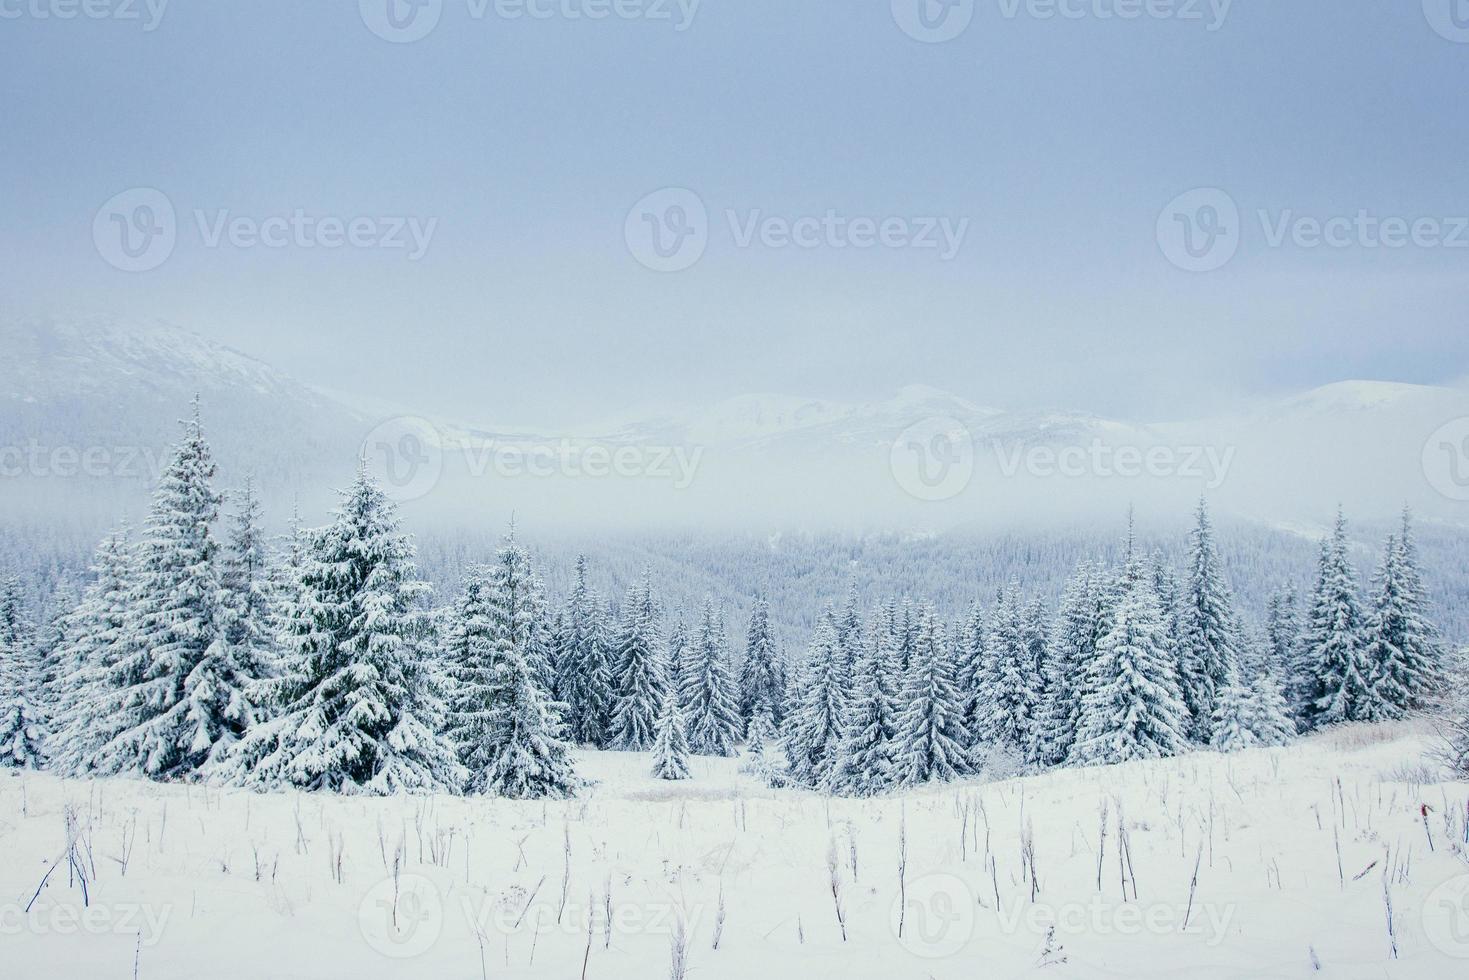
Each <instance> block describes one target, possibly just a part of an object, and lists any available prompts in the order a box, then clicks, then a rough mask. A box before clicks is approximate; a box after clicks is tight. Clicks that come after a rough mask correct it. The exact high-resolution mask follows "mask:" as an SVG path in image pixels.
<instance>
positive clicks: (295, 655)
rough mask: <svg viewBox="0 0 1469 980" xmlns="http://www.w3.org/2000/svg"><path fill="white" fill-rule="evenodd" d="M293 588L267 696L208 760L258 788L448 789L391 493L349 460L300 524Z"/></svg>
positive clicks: (438, 699) (449, 753) (456, 769)
mask: <svg viewBox="0 0 1469 980" xmlns="http://www.w3.org/2000/svg"><path fill="white" fill-rule="evenodd" d="M302 562H303V566H302V569H301V575H300V584H299V590H300V595H299V599H298V601H297V602H296V603H295V608H294V611H293V614H292V617H291V620H290V621H289V622H288V623H287V624H286V639H287V641H288V645H287V649H286V653H285V658H284V660H283V670H282V673H281V676H279V677H277V678H271V679H268V680H267V681H265V682H263V683H261V684H259V685H258V686H257V687H258V689H259V690H261V691H262V692H265V693H266V694H268V695H269V696H270V697H272V698H274V699H275V701H276V705H277V710H276V711H275V712H274V716H273V717H271V718H270V719H269V720H266V721H263V722H261V723H258V724H256V725H254V726H252V727H251V728H250V729H248V730H247V731H246V732H245V734H244V736H243V737H242V738H241V739H240V741H239V743H238V744H237V745H236V746H235V747H234V749H233V750H232V751H231V752H229V753H228V755H227V756H226V757H225V758H224V759H223V760H221V761H220V763H219V764H218V765H217V766H216V767H215V771H216V772H217V774H218V775H219V777H220V778H222V779H225V780H228V781H231V782H235V783H238V784H242V785H247V786H251V787H254V788H259V789H272V788H278V787H295V788H298V789H304V790H333V791H337V792H342V793H350V794H371V795H390V794H396V793H424V792H453V791H456V790H458V789H459V788H460V787H461V786H462V785H463V783H464V776H465V773H464V768H463V767H462V766H461V765H460V764H459V761H458V759H457V758H456V757H455V752H454V748H453V746H452V745H451V744H450V743H449V741H448V740H447V739H446V738H445V737H443V736H442V735H441V734H439V733H440V732H441V731H442V730H443V725H444V713H445V704H444V700H443V696H444V691H443V687H444V681H443V678H442V676H441V674H440V673H439V671H438V669H437V664H438V658H437V656H436V650H435V646H436V641H435V637H434V636H433V633H432V618H431V616H430V614H429V611H428V609H427V600H428V595H429V592H430V591H431V590H430V587H429V586H428V584H427V583H425V582H422V581H419V579H418V575H417V572H418V570H417V566H416V560H415V554H414V548H413V544H412V542H411V541H410V540H409V538H408V537H407V536H406V535H404V534H403V533H401V532H400V530H399V528H398V520H397V514H396V512H395V509H394V507H393V504H392V502H391V501H389V500H388V498H387V496H386V495H385V494H384V493H383V492H382V490H381V489H379V487H378V486H377V484H376V483H374V482H373V481H372V479H371V478H370V477H369V476H368V475H367V472H366V468H365V467H361V468H359V470H358V473H357V478H356V480H355V481H354V483H353V484H352V487H351V489H349V490H348V491H346V492H345V493H344V494H343V500H342V504H341V506H340V508H339V509H338V510H337V511H336V513H335V519H334V520H333V521H332V523H331V524H330V525H329V526H327V527H325V528H322V529H320V530H317V531H311V532H307V533H306V549H305V553H304V555H303V558H302Z"/></svg>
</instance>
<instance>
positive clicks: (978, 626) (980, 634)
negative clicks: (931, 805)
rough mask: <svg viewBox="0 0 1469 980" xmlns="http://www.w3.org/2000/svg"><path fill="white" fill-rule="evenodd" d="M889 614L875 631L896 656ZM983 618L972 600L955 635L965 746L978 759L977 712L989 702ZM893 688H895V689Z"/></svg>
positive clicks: (956, 682)
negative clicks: (884, 635)
mask: <svg viewBox="0 0 1469 980" xmlns="http://www.w3.org/2000/svg"><path fill="white" fill-rule="evenodd" d="M891 616H892V612H891V608H886V609H884V610H883V612H882V614H881V616H880V618H879V621H878V624H877V625H876V626H874V630H876V629H881V630H883V631H884V632H885V633H887V634H888V635H887V636H886V637H884V639H885V640H886V641H887V642H888V644H889V648H890V649H892V650H893V653H894V655H895V656H896V655H897V641H896V638H895V636H894V635H893V629H892V619H891ZM985 619H986V617H985V611H984V606H983V605H982V604H981V603H979V602H975V603H974V605H972V606H971V607H970V609H969V615H968V616H967V617H965V619H964V622H963V624H962V625H960V627H959V628H958V630H957V631H956V634H957V635H956V636H955V638H954V686H955V687H956V688H957V689H958V691H959V698H960V700H961V701H962V702H963V705H964V719H963V723H964V731H965V732H967V733H968V734H969V737H970V742H969V744H968V745H967V746H965V748H967V749H968V750H969V752H970V755H971V757H972V758H980V757H982V756H983V754H984V749H983V745H984V742H983V739H982V737H981V736H980V734H979V733H980V714H981V712H983V711H985V709H986V707H987V704H988V700H987V694H988V692H987V690H986V688H985V683H986V673H985V666H986V650H985V640H986V633H985V630H986V623H985ZM894 667H896V663H895V664H894ZM894 690H895V691H896V688H895V689H894Z"/></svg>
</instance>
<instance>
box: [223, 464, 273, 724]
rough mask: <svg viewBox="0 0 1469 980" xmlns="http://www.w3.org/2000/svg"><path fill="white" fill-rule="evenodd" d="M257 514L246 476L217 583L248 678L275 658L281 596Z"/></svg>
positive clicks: (268, 668) (263, 672)
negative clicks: (276, 590) (221, 588)
mask: <svg viewBox="0 0 1469 980" xmlns="http://www.w3.org/2000/svg"><path fill="white" fill-rule="evenodd" d="M260 515H261V506H260V500H259V498H258V497H257V496H256V494H255V487H254V484H253V483H252V482H251V481H249V480H246V481H245V485H244V487H243V488H242V489H241V490H240V493H239V498H238V503H237V504H236V506H235V512H234V514H233V515H231V520H230V527H229V536H228V538H227V540H226V544H225V548H224V554H223V561H222V563H221V570H220V584H221V586H222V587H223V589H224V597H223V624H222V625H223V628H224V634H225V640H226V642H227V643H228V644H229V646H230V648H231V650H232V651H233V652H234V654H235V656H236V658H237V660H238V664H239V666H240V668H241V669H242V671H243V672H244V674H245V676H246V677H247V678H257V677H266V676H268V675H270V674H271V673H273V672H274V671H275V668H276V661H277V659H278V657H279V651H278V649H277V645H276V614H277V605H278V602H279V598H278V596H277V595H276V594H275V592H274V589H275V586H276V583H277V581H278V575H277V573H275V572H273V571H272V569H271V560H270V555H269V552H268V551H267V549H266V546H265V535H264V533H263V532H262V530H261V528H260ZM246 685H247V686H248V681H247V682H246ZM252 708H253V709H254V710H255V712H256V714H257V715H258V713H259V712H260V710H261V709H262V706H260V705H252Z"/></svg>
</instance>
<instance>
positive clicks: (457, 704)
mask: <svg viewBox="0 0 1469 980" xmlns="http://www.w3.org/2000/svg"><path fill="white" fill-rule="evenodd" d="M493 587H494V586H493V582H492V581H491V576H490V570H489V569H488V568H486V567H484V566H475V567H473V568H471V569H470V570H469V572H468V574H467V575H466V576H465V579H464V588H463V591H462V592H461V593H460V595H459V597H458V598H457V599H456V600H455V602H454V605H453V607H452V608H451V609H450V611H449V616H448V618H447V623H446V624H445V629H444V634H443V647H444V649H443V658H444V673H445V678H446V680H447V682H448V683H447V697H446V699H445V702H446V705H447V712H446V714H445V721H444V730H445V735H446V737H447V738H448V740H449V743H450V744H451V745H452V746H453V747H454V751H455V752H456V754H457V756H458V759H459V762H460V764H461V765H463V766H464V768H465V771H466V772H467V773H483V772H484V771H486V770H487V769H489V767H490V765H491V763H492V762H493V761H494V754H493V752H494V749H495V745H494V742H493V740H492V736H493V710H494V708H495V703H494V697H493V691H494V682H495V677H494V670H495V666H494V659H495V650H496V641H497V639H498V637H499V632H498V630H497V629H496V627H495V620H494V616H495V610H494V609H493V608H492V607H491V604H490V593H491V591H492V589H493Z"/></svg>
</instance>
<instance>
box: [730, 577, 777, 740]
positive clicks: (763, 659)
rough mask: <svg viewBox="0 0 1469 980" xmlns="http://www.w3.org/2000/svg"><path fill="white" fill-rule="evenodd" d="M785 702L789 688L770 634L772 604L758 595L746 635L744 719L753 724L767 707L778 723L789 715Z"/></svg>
mask: <svg viewBox="0 0 1469 980" xmlns="http://www.w3.org/2000/svg"><path fill="white" fill-rule="evenodd" d="M784 702H785V685H784V683H783V679H782V671H781V669H780V663H779V657H778V655H777V654H776V651H775V640H774V639H773V638H772V637H771V635H770V603H769V601H767V600H766V598H765V597H764V596H756V597H755V608H754V609H753V610H752V611H751V613H750V626H749V629H748V630H746V633H745V659H744V661H743V662H742V663H741V664H740V716H741V717H742V718H744V719H745V721H746V722H749V721H750V720H751V719H753V718H754V717H755V715H756V714H757V713H758V712H759V710H760V708H761V706H762V705H763V706H764V708H765V710H767V711H768V712H770V717H771V718H772V719H773V720H774V721H775V722H777V723H778V722H779V721H780V720H781V719H782V718H783V717H784V716H785V715H784V711H785V703H784Z"/></svg>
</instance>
